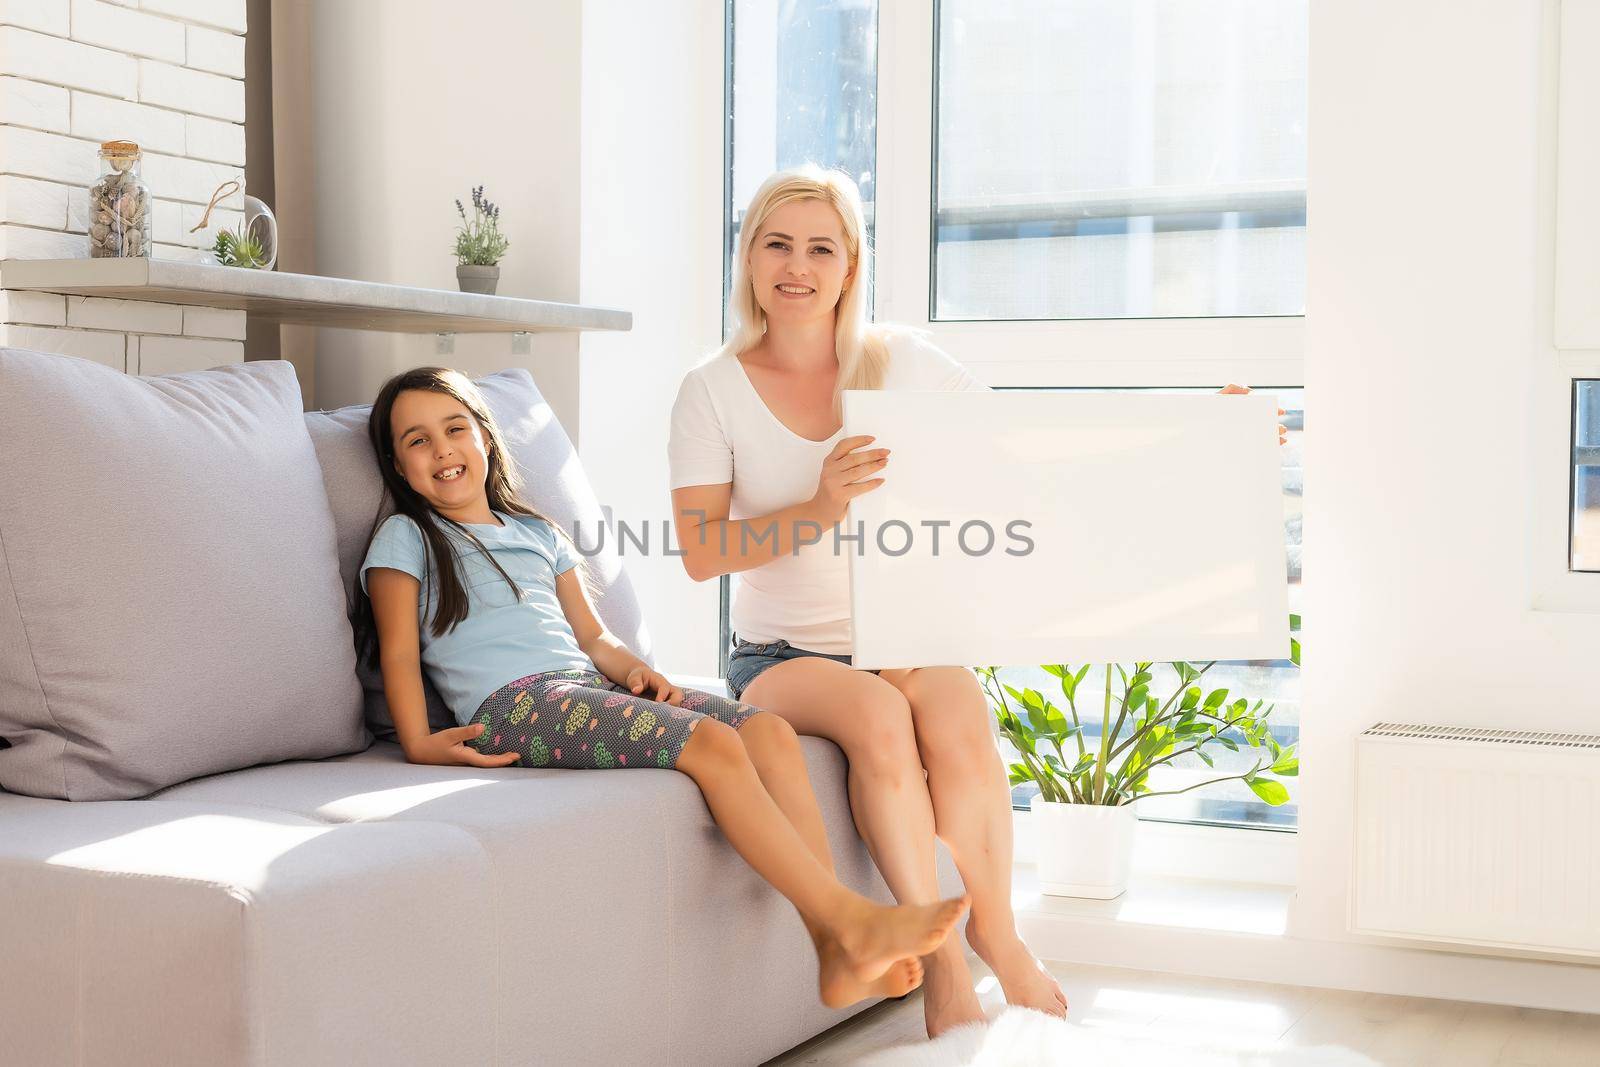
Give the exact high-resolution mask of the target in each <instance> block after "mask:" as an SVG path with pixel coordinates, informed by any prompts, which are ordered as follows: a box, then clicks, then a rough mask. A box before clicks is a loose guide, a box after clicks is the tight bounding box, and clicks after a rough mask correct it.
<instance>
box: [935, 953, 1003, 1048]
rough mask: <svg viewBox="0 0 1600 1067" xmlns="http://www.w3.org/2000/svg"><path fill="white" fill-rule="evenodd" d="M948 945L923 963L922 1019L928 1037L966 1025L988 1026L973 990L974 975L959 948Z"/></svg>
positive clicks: (981, 1006) (986, 1018)
mask: <svg viewBox="0 0 1600 1067" xmlns="http://www.w3.org/2000/svg"><path fill="white" fill-rule="evenodd" d="M951 949H952V946H951V945H949V944H948V943H947V944H945V945H944V946H943V947H942V948H940V950H939V951H937V952H935V953H934V954H933V955H931V956H929V957H928V958H927V960H926V961H925V963H924V969H923V984H922V1018H923V1023H924V1025H925V1026H926V1027H927V1030H928V1037H929V1038H930V1039H931V1038H935V1037H938V1036H939V1035H940V1034H942V1033H944V1032H945V1031H946V1030H951V1029H954V1028H955V1027H957V1026H964V1025H966V1024H967V1023H981V1022H987V1021H988V1016H986V1015H985V1014H984V1013H983V1005H981V1004H980V1003H978V994H977V992H976V991H974V990H973V988H972V971H971V969H970V968H969V967H968V966H967V959H966V957H965V956H964V955H962V953H961V951H960V949H959V948H956V949H955V950H954V951H952V950H951Z"/></svg>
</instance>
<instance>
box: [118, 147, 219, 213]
mask: <svg viewBox="0 0 1600 1067" xmlns="http://www.w3.org/2000/svg"><path fill="white" fill-rule="evenodd" d="M141 173H142V174H143V175H144V180H145V184H147V185H148V186H150V191H151V192H152V193H154V194H157V195H160V196H163V197H169V198H171V199H173V200H187V201H188V202H189V203H191V204H208V203H210V202H211V194H212V193H214V192H216V191H217V187H218V186H220V185H221V184H222V183H223V182H226V181H228V180H229V179H240V178H243V175H242V174H241V173H240V172H239V168H238V167H230V166H227V165H226V164H222V163H207V162H206V161H204V160H200V159H186V158H184V157H182V156H164V155H149V154H147V155H146V156H145V157H144V167H143V170H142V172H141ZM222 206H223V207H229V208H237V209H239V210H241V211H242V210H244V194H243V193H242V192H236V193H233V194H232V195H230V196H229V197H228V198H227V199H225V200H223V201H222Z"/></svg>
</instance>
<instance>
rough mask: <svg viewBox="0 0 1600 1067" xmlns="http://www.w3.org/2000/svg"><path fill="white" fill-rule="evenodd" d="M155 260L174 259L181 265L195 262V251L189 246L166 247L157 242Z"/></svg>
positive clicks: (153, 256)
mask: <svg viewBox="0 0 1600 1067" xmlns="http://www.w3.org/2000/svg"><path fill="white" fill-rule="evenodd" d="M151 258H153V259H173V260H177V261H178V262H180V263H193V262H195V250H194V249H193V248H192V247H190V246H189V245H164V244H162V243H160V242H159V241H158V242H156V246H155V252H154V254H153V255H152V257H151Z"/></svg>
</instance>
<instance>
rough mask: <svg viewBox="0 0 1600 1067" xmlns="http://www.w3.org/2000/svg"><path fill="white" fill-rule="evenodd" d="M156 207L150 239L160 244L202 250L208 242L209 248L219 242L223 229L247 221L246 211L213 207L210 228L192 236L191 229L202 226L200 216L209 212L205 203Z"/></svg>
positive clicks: (166, 203)
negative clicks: (218, 234)
mask: <svg viewBox="0 0 1600 1067" xmlns="http://www.w3.org/2000/svg"><path fill="white" fill-rule="evenodd" d="M156 205H157V208H158V210H157V211H156V213H155V214H154V215H153V216H151V223H152V226H151V230H150V236H151V237H152V238H153V239H154V240H155V241H156V242H158V243H160V244H169V245H186V246H188V247H189V248H198V247H199V246H200V245H201V243H202V242H204V244H205V246H206V247H208V248H209V247H210V246H211V245H212V243H213V242H215V241H216V239H217V228H218V227H219V226H226V227H230V228H231V227H233V226H235V225H237V224H238V223H240V222H242V221H243V220H244V212H243V211H231V210H227V209H224V208H220V207H219V208H213V209H212V211H211V218H210V219H209V220H208V221H207V223H206V228H205V229H204V230H203V231H201V232H200V233H190V232H189V231H190V229H191V228H192V227H193V226H195V225H196V224H197V223H199V221H200V217H201V216H202V215H204V214H205V213H206V208H205V205H204V204H180V203H178V202H177V201H174V200H157V201H156Z"/></svg>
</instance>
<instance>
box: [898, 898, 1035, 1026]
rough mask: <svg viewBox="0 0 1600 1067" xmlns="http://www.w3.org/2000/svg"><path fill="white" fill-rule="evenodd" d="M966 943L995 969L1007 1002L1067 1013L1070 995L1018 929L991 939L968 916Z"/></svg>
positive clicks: (990, 967) (995, 974) (1024, 1006)
mask: <svg viewBox="0 0 1600 1067" xmlns="http://www.w3.org/2000/svg"><path fill="white" fill-rule="evenodd" d="M967 944H969V945H971V946H972V951H974V952H976V953H977V954H978V955H979V957H980V958H982V960H983V962H984V963H987V964H988V965H989V969H990V970H992V971H993V972H994V976H995V978H996V979H998V980H999V982H1000V988H1001V989H1003V990H1004V991H1005V994H1006V1003H1007V1004H1016V1005H1018V1006H1019V1007H1023V1008H1032V1009H1033V1010H1035V1011H1042V1012H1045V1013H1046V1014H1049V1015H1054V1016H1055V1017H1056V1018H1058V1019H1065V1018H1066V1017H1067V995H1066V994H1065V993H1063V992H1062V991H1061V983H1060V982H1057V981H1056V978H1055V975H1053V974H1051V973H1050V972H1049V971H1048V970H1046V969H1045V965H1044V964H1042V963H1040V962H1039V961H1038V959H1036V958H1035V957H1034V955H1033V953H1032V952H1029V951H1028V946H1027V945H1025V944H1023V942H1022V938H1020V937H1018V936H1017V935H1016V931H1015V930H1013V931H1012V932H1011V936H1010V937H1007V938H1001V939H996V940H995V941H994V942H989V941H987V940H986V939H985V938H984V937H983V936H982V935H981V934H979V933H978V928H977V924H975V923H974V922H973V921H972V920H971V919H968V920H967ZM929 984H930V985H931V984H932V983H931V982H930V983H929Z"/></svg>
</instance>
